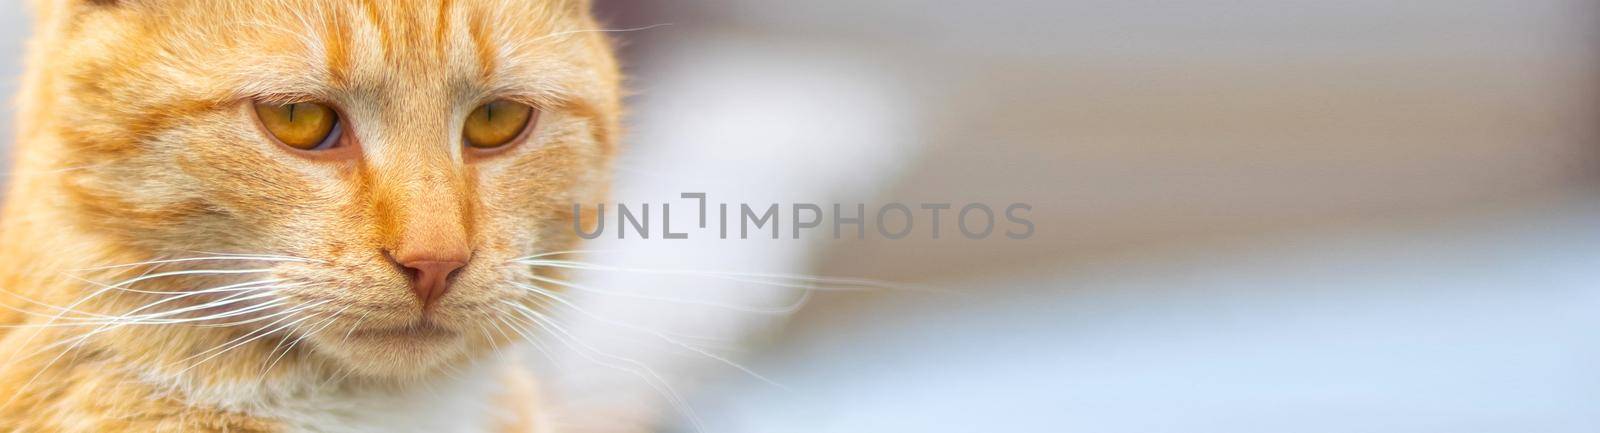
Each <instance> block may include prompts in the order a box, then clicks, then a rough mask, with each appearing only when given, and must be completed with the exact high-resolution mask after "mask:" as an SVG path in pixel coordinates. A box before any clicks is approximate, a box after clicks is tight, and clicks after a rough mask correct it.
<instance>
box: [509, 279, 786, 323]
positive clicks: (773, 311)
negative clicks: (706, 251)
mask: <svg viewBox="0 0 1600 433" xmlns="http://www.w3.org/2000/svg"><path fill="white" fill-rule="evenodd" d="M529 278H532V279H535V280H538V281H542V282H545V283H549V284H555V285H558V286H561V287H566V288H569V289H572V290H577V291H581V292H586V293H593V294H597V295H604V296H615V297H619V298H629V299H638V300H644V301H655V302H666V303H672V304H679V305H692V306H698V307H707V308H716V309H721V310H729V311H736V312H740V313H751V314H762V315H773V316H787V315H790V314H794V312H795V311H799V310H800V308H801V307H804V306H805V304H806V302H807V301H809V300H810V299H811V294H812V292H811V291H809V290H802V291H801V292H800V297H799V299H796V300H795V301H793V302H790V303H789V304H788V305H783V306H778V307H752V306H746V305H738V304H729V303H723V302H714V301H699V300H693V299H679V298H668V297H664V296H651V295H645V294H638V293H628V292H617V291H610V290H605V289H596V288H592V287H588V286H584V285H581V284H577V283H573V282H570V281H561V280H556V279H552V278H545V277H540V276H537V275H531V276H529Z"/></svg>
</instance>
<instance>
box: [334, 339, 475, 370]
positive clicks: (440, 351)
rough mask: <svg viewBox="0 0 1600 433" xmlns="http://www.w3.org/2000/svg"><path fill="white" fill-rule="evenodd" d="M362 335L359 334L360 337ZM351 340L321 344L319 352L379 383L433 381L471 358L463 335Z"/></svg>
mask: <svg viewBox="0 0 1600 433" xmlns="http://www.w3.org/2000/svg"><path fill="white" fill-rule="evenodd" d="M360 332H361V331H357V333H360ZM357 333H352V335H351V336H350V337H349V338H345V336H344V335H339V336H335V337H333V338H330V339H328V340H327V341H319V342H318V343H320V344H317V345H316V346H317V349H318V351H319V352H323V353H324V354H325V355H328V356H329V357H331V358H333V359H334V360H335V361H336V362H338V363H339V364H340V365H341V366H342V367H344V368H345V369H348V370H350V371H351V372H353V373H355V374H358V375H361V376H366V377H369V378H377V379H420V378H430V377H433V376H435V375H437V374H438V372H439V371H440V370H443V369H445V368H447V367H449V366H451V365H453V364H456V363H460V362H462V361H463V360H464V359H466V358H468V357H469V353H468V352H469V351H470V347H469V345H468V341H467V338H465V337H464V336H461V335H459V334H450V335H415V334H409V333H405V332H399V331H382V330H380V331H376V332H369V333H368V335H355V334H357Z"/></svg>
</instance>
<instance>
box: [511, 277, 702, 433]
mask: <svg viewBox="0 0 1600 433" xmlns="http://www.w3.org/2000/svg"><path fill="white" fill-rule="evenodd" d="M502 302H503V303H504V304H506V305H509V306H511V307H512V308H514V309H515V310H516V311H517V312H519V313H520V314H521V315H522V316H523V317H525V318H527V319H528V320H530V321H531V322H532V323H533V324H534V325H537V326H538V327H539V328H541V329H544V330H545V332H546V333H549V335H552V336H554V337H555V338H556V341H559V342H561V343H562V344H564V345H566V346H567V347H568V348H570V349H572V350H573V352H574V353H577V354H578V355H579V356H582V357H584V358H585V359H588V360H589V361H590V362H593V363H595V364H598V365H601V366H606V367H609V368H614V369H617V370H620V371H623V372H627V373H630V374H633V375H636V376H639V378H640V379H643V380H644V381H645V383H647V384H648V385H649V386H650V387H651V388H654V389H655V390H656V392H657V393H660V394H661V395H662V397H664V398H666V399H667V401H668V402H669V403H670V404H672V406H673V408H674V409H676V410H677V411H678V412H679V414H681V415H683V417H684V418H685V419H686V420H688V421H689V423H690V425H692V426H693V427H694V430H695V431H696V432H703V431H705V427H704V424H703V423H702V422H701V421H700V417H699V415H697V414H696V413H695V411H694V408H693V407H692V406H690V405H689V403H688V400H686V399H684V398H683V397H682V396H681V395H680V394H678V392H677V391H675V390H673V389H672V386H671V385H670V384H668V383H667V381H666V380H665V379H662V378H661V375H659V374H657V373H656V372H655V370H653V369H651V368H650V367H649V366H646V365H644V364H643V363H640V362H639V361H635V360H632V359H628V358H624V357H620V356H616V355H612V354H609V353H606V352H604V351H601V350H599V349H596V348H595V347H594V346H591V345H589V344H588V343H584V342H583V341H582V340H579V339H578V338H577V336H575V335H573V334H572V333H571V332H569V331H567V329H566V328H564V327H562V326H561V325H560V324H558V323H556V322H555V320H553V319H551V318H550V317H549V316H546V315H544V314H541V313H539V312H538V311H534V310H533V309H531V308H528V307H527V306H524V305H521V304H518V303H515V302H511V301H502ZM563 337H564V338H563ZM580 348H581V349H582V350H580ZM585 350H587V352H585ZM591 354H593V355H598V356H601V357H605V358H607V359H611V360H613V361H616V362H621V363H624V364H627V365H630V366H632V367H633V368H627V367H622V366H618V365H616V364H612V363H609V362H605V361H601V360H599V359H595V358H594V356H591Z"/></svg>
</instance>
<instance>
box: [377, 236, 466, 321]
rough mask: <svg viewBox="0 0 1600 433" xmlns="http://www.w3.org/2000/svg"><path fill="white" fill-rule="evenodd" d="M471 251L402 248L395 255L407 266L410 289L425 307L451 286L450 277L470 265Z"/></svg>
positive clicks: (397, 259)
mask: <svg viewBox="0 0 1600 433" xmlns="http://www.w3.org/2000/svg"><path fill="white" fill-rule="evenodd" d="M469 255H470V254H469V253H468V252H467V251H466V250H464V249H463V250H460V251H421V252H418V251H401V252H399V253H398V254H395V255H393V258H394V261H395V263H399V264H400V266H402V267H404V268H406V272H407V273H408V274H410V276H411V292H412V293H415V294H416V295H417V300H418V301H421V302H422V308H424V309H426V308H428V307H429V306H432V305H433V303H434V302H436V301H438V300H439V298H442V297H444V294H445V292H447V291H449V290H450V277H451V276H453V274H455V272H456V271H459V270H461V268H462V267H465V266H467V260H468V259H469Z"/></svg>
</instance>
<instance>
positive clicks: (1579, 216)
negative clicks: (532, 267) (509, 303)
mask: <svg viewBox="0 0 1600 433" xmlns="http://www.w3.org/2000/svg"><path fill="white" fill-rule="evenodd" d="M596 2H597V6H598V7H599V9H600V14H601V16H602V17H603V18H605V19H606V20H607V22H608V23H609V24H608V25H609V26H610V27H612V28H615V29H634V28H645V27H649V28H648V29H644V30H637V31H628V32H619V33H617V34H616V36H617V37H618V38H619V39H620V40H623V41H626V43H625V53H626V55H627V59H628V62H627V63H628V65H629V70H630V75H631V76H632V77H633V78H632V82H631V87H632V89H633V91H634V93H635V96H634V97H632V103H631V104H630V105H631V107H632V114H631V117H630V121H629V125H630V132H629V134H628V136H629V138H628V140H627V141H628V143H627V147H628V148H629V150H628V151H627V154H626V156H625V157H624V159H623V160H622V161H620V162H619V163H618V173H617V177H618V181H617V185H616V187H615V189H614V192H615V200H616V201H617V202H622V203H628V204H630V205H631V204H637V203H645V202H648V203H652V204H653V205H652V206H657V205H659V204H660V203H663V202H671V203H673V206H674V208H673V213H674V217H673V223H674V225H675V226H678V225H679V224H681V223H685V222H692V221H694V215H693V214H692V213H689V212H688V211H689V209H688V206H687V205H688V204H689V203H690V202H688V201H686V200H682V199H679V198H678V194H679V193H683V192H704V193H707V194H708V196H709V197H710V199H711V200H712V202H713V203H717V202H728V203H740V202H750V203H752V204H758V205H764V204H767V203H794V202H818V203H832V202H842V203H856V202H865V203H869V204H881V203H888V202H903V203H956V204H958V206H959V204H961V203H969V202H983V203H989V204H991V205H1001V206H1003V205H1004V204H1008V203H1013V202H1024V203H1029V204H1031V205H1033V208H1034V210H1033V212H1032V213H1031V214H1030V217H1031V219H1032V221H1033V222H1034V223H1035V224H1036V226H1037V228H1038V231H1037V233H1036V234H1035V235H1034V236H1033V237H1032V238H1031V239H1028V240H1023V241H1014V240H1009V239H1005V238H998V239H994V238H991V239H988V240H983V241H972V240H965V239H962V238H961V237H960V236H959V235H956V234H955V233H954V232H953V231H947V232H946V233H945V236H943V237H941V238H940V239H937V240H935V239H931V237H929V236H926V235H918V236H912V237H910V238H908V239H903V240H893V241H890V240H882V239H869V240H864V241H851V240H844V241H833V240H828V239H823V238H808V239H804V240H787V239H784V240H719V239H715V238H712V237H706V236H695V237H692V238H691V239H689V240H663V239H649V240H617V239H614V238H613V239H602V240H600V241H597V242H594V243H592V244H591V245H589V246H588V248H590V249H593V250H596V252H593V253H590V254H587V255H585V256H583V257H581V259H582V260H585V261H589V262H594V263H596V264H600V265H605V266H616V267H625V268H633V269H671V270H684V269H701V270H711V271H726V272H773V273H801V274H811V275H826V276H840V277H863V278H874V279H881V280H887V281H895V282H903V283H907V284H910V285H916V286H918V287H932V288H940V289H947V291H944V292H932V291H918V290H907V291H865V292H857V291H852V292H826V293H819V294H817V295H816V296H813V297H810V298H808V299H809V301H810V302H808V303H807V305H806V306H805V308H804V309H801V310H799V311H798V312H796V313H795V314H792V315H772V314H752V313H748V312H738V311H732V309H730V308H725V307H730V306H735V305H737V306H743V307H750V308H767V309H781V308H782V307H784V306H785V305H788V304H790V303H791V302H793V301H795V300H797V299H800V296H801V295H800V293H797V292H795V291H793V290H785V289H782V288H777V289H775V288H772V287H766V286H760V285H754V284H749V283H748V282H743V281H734V280H729V279H718V278H707V277H704V276H703V275H702V276H685V275H664V274H652V273H642V272H585V273H580V274H579V275H577V277H578V279H577V280H576V281H577V282H578V283H579V284H581V285H583V286H584V287H586V288H589V289H591V290H589V291H583V290H569V291H568V293H569V294H570V296H571V297H572V298H573V299H574V300H575V302H576V303H577V305H579V306H580V307H581V308H582V309H583V310H584V311H586V312H587V313H579V312H573V311H567V312H566V314H565V316H564V317H565V318H566V320H567V323H569V324H570V326H569V327H570V329H571V331H572V333H573V334H574V336H576V337H578V338H579V339H581V340H582V341H584V342H585V344H588V345H590V346H591V347H592V349H594V350H587V349H583V348H579V349H578V350H573V349H572V348H571V347H570V346H565V345H563V344H562V343H560V342H557V341H554V340H553V339H552V340H546V341H545V343H546V346H547V347H544V349H546V350H547V351H548V352H549V354H550V355H551V356H550V357H549V358H542V357H541V358H540V359H541V362H540V364H541V368H542V369H543V371H544V372H545V374H544V375H543V376H542V378H543V379H544V380H545V383H546V386H547V388H549V391H550V393H551V400H552V401H553V402H554V404H555V405H556V407H555V409H557V410H556V412H555V414H554V415H553V420H552V421H553V422H554V423H555V424H556V425H557V426H558V427H560V428H561V430H558V431H570V432H585V431H598V432H643V431H681V432H689V431H694V430H695V427H693V426H692V425H691V424H692V423H689V422H686V421H685V417H684V416H683V412H684V410H683V409H682V408H675V407H674V405H673V404H671V403H670V402H669V401H670V400H672V398H668V397H663V395H664V394H666V395H671V394H676V395H678V396H679V397H681V398H682V399H683V400H684V402H683V403H682V405H686V406H688V407H690V408H691V410H692V413H694V414H695V415H696V417H697V418H698V419H699V421H700V424H701V427H700V429H701V430H703V431H705V432H708V433H710V432H719V433H720V432H729V433H762V432H807V433H823V432H880V433H895V432H918V433H935V432H1060V431H1072V432H1077V431H1083V432H1141V433H1145V432H1217V433H1223V432H1226V433H1249V432H1262V433H1267V432H1274V433H1276V432H1285V431H1289V432H1356V431H1359V432H1430V433H1432V432H1438V433H1459V432H1486V433H1487V432H1530V431H1539V432H1574V433H1576V432H1592V431H1600V411H1597V410H1596V409H1597V408H1600V394H1597V392H1596V391H1595V390H1596V389H1600V388H1597V386H1600V373H1596V372H1595V371H1596V369H1594V368H1593V367H1592V365H1593V364H1595V362H1596V361H1597V360H1600V331H1597V330H1600V314H1595V313H1594V312H1595V311H1597V310H1600V185H1597V183H1596V181H1597V180H1600V179H1597V178H1600V176H1597V174H1600V164H1597V163H1600V10H1597V9H1600V4H1596V3H1595V2H1593V1H1581V0H1531V1H1513V0H1498V1H1495V0H1463V1H1441V0H1424V1H1412V2H1393V1H1379V0H1356V1H1334V2H1329V1H1311V0H1293V1H1282V0H1242V1H1222V2H1180V1H1155V0H1133V1H1079V0H1067V1H1029V0H1000V1H992V2H981V3H956V2H929V1H910V0H876V1H846V0H816V1H803V2H794V1H780V0H687V1H672V2H667V1H658V0H656V1H652V0H596ZM22 21H23V19H22V18H21V17H20V16H19V14H17V13H15V11H11V10H7V11H6V12H4V13H0V24H5V25H0V37H3V39H0V44H4V45H0V46H4V47H7V48H12V50H10V51H8V52H13V53H17V52H19V49H18V48H17V47H20V43H19V42H18V38H20V37H21V35H22V34H23V32H24V31H25V29H24V26H23V25H22V24H21V23H22ZM658 24H668V25H665V26H656V25H658ZM17 57H18V56H10V57H7V58H3V59H0V62H6V63H3V64H4V65H6V67H7V68H8V69H6V70H8V71H14V70H15V65H16V61H17ZM4 89H5V90H7V91H12V90H14V89H15V84H14V80H10V81H6V82H5V87H4ZM656 210H657V211H659V208H656ZM947 227H951V226H948V225H947ZM949 230H953V228H949ZM818 233H821V232H818ZM591 314H592V315H593V316H591ZM595 316H598V317H599V319H597V318H596V317H595ZM663 336H665V337H669V338H670V339H671V340H673V341H678V342H687V343H692V344H693V345H695V346H696V347H702V346H703V347H705V348H706V350H707V351H708V352H710V353H712V354H714V355H716V356H718V357H723V358H725V359H727V360H729V361H732V362H736V363H738V364H740V365H741V366H743V367H745V368H748V369H749V370H751V371H753V372H754V373H757V374H760V375H762V376H764V377H766V378H768V379H770V380H771V381H773V382H777V383H779V384H781V385H782V386H781V387H780V386H775V385H772V384H768V383H765V382H763V381H762V380H760V379H756V378H753V377H751V375H749V374H746V373H745V372H742V371H740V370H739V369H738V368H734V367H732V366H729V365H725V364H724V363H722V362H720V361H717V360H715V359H710V358H709V357H708V356H705V355H703V354H701V353H697V352H695V350H686V349H684V348H683V347H681V346H678V345H676V344H673V343H670V342H666V341H664V340H666V338H663ZM702 337H703V338H702ZM594 351H600V352H605V354H606V355H604V356H602V355H595V354H593V353H590V354H587V355H585V354H582V353H580V352H594ZM607 356H611V357H615V358H607ZM641 366H648V367H650V368H649V369H648V370H649V371H648V372H646V371H644V369H643V368H641ZM663 384H664V385H663Z"/></svg>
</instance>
